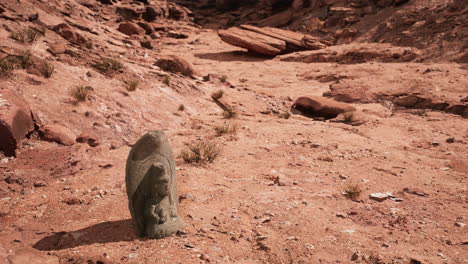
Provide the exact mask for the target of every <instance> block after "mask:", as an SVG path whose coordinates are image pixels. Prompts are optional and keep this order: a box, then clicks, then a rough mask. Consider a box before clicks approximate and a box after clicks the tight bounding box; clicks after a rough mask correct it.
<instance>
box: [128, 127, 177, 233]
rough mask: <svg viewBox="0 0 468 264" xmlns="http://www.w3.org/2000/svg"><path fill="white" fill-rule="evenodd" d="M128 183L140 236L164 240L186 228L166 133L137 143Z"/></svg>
mask: <svg viewBox="0 0 468 264" xmlns="http://www.w3.org/2000/svg"><path fill="white" fill-rule="evenodd" d="M125 183H126V186H127V195H128V207H129V209H130V213H131V215H132V219H133V226H134V229H135V232H136V234H137V236H139V237H148V238H163V237H166V236H170V235H172V234H175V233H176V232H177V231H179V230H180V229H182V228H183V225H184V224H183V222H182V219H180V217H179V216H178V207H179V200H178V194H177V181H176V171H175V164H174V159H173V155H172V150H171V147H170V145H169V142H168V140H167V138H166V135H165V134H164V132H162V131H160V130H154V131H150V132H148V133H146V134H145V135H144V136H143V137H141V138H140V139H139V140H138V141H137V142H136V143H135V145H134V146H133V147H132V149H131V150H130V154H129V155H128V159H127V168H126V175H125Z"/></svg>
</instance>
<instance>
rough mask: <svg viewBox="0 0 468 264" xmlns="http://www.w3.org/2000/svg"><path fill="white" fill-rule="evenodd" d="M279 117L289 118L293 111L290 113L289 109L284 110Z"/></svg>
mask: <svg viewBox="0 0 468 264" xmlns="http://www.w3.org/2000/svg"><path fill="white" fill-rule="evenodd" d="M279 117H281V118H284V119H289V118H290V117H291V113H289V112H288V111H284V112H283V113H281V114H279Z"/></svg>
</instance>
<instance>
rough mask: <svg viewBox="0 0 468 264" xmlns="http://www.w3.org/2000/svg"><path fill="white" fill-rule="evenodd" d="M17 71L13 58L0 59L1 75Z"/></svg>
mask: <svg viewBox="0 0 468 264" xmlns="http://www.w3.org/2000/svg"><path fill="white" fill-rule="evenodd" d="M14 69H15V63H14V61H13V60H12V57H11V56H7V57H4V58H2V59H0V73H1V74H2V75H9V74H10V73H11V72H12V71H13V70H14Z"/></svg>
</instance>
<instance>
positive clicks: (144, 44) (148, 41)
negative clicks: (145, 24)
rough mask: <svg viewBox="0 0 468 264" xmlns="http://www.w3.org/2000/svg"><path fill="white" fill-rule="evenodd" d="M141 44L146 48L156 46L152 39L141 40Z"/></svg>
mask: <svg viewBox="0 0 468 264" xmlns="http://www.w3.org/2000/svg"><path fill="white" fill-rule="evenodd" d="M140 44H141V46H142V47H143V48H146V49H153V48H154V42H153V41H151V40H145V41H141V42H140Z"/></svg>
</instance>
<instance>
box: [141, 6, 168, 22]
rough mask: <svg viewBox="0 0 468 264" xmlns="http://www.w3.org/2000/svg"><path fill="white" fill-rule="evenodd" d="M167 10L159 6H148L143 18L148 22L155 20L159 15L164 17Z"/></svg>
mask: <svg viewBox="0 0 468 264" xmlns="http://www.w3.org/2000/svg"><path fill="white" fill-rule="evenodd" d="M164 16H165V12H164V10H163V9H162V8H161V7H159V6H147V7H146V10H145V12H144V13H143V14H142V16H141V17H142V18H143V19H144V20H146V21H148V22H153V21H155V20H156V19H157V18H159V17H164Z"/></svg>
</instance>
